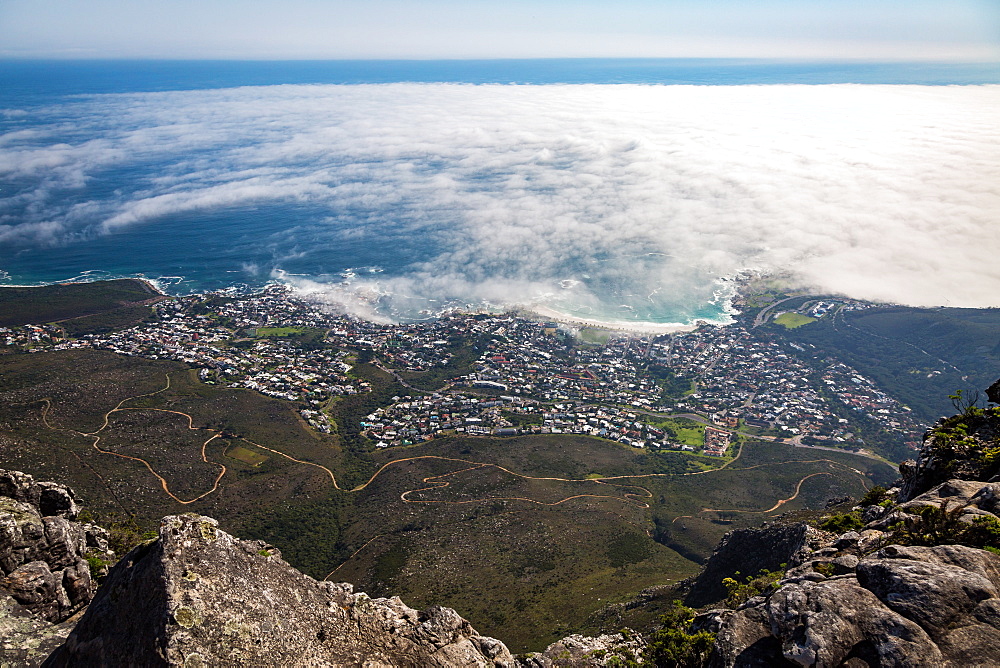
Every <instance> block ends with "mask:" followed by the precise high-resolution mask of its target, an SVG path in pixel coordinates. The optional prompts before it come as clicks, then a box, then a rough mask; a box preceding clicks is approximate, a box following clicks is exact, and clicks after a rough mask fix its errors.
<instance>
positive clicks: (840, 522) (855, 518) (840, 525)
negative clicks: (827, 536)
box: [819, 513, 864, 534]
mask: <svg viewBox="0 0 1000 668" xmlns="http://www.w3.org/2000/svg"><path fill="white" fill-rule="evenodd" d="M863 526H864V523H863V522H862V521H861V516H860V515H858V514H857V513H844V514H842V515H834V516H833V517H831V518H829V519H827V520H825V521H824V522H823V523H822V524H820V525H819V528H820V529H823V530H824V531H830V532H831V533H837V534H840V533H847V532H848V531H857V530H858V529H860V528H861V527H863Z"/></svg>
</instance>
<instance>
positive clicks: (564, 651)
mask: <svg viewBox="0 0 1000 668" xmlns="http://www.w3.org/2000/svg"><path fill="white" fill-rule="evenodd" d="M645 646H646V643H645V641H644V640H643V638H642V636H640V635H631V634H630V635H628V636H626V635H624V634H622V633H610V634H605V635H600V636H596V637H590V636H581V635H571V636H568V637H566V638H563V639H562V640H557V641H556V642H554V643H552V644H551V645H549V646H548V647H546V648H545V651H543V652H538V653H536V654H531V655H529V656H528V657H527V658H526V659H524V660H523V661H522V665H523V666H526V667H527V668H555V667H557V666H562V667H565V666H573V667H574V668H577V667H579V668H583V667H584V666H606V665H608V664H609V663H613V664H615V665H618V664H617V662H618V661H620V660H622V659H625V658H631V659H633V660H634V659H636V658H638V657H639V656H640V655H641V654H642V651H643V649H644V648H645Z"/></svg>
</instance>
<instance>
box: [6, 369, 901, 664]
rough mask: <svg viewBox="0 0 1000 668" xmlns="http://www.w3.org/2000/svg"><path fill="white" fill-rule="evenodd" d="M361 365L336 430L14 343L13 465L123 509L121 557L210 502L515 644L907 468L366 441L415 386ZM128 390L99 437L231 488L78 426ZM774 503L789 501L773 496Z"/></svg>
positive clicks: (759, 448)
mask: <svg viewBox="0 0 1000 668" xmlns="http://www.w3.org/2000/svg"><path fill="white" fill-rule="evenodd" d="M354 373H357V374H358V375H359V376H361V377H363V378H365V379H366V380H367V381H368V382H370V383H371V385H372V388H373V392H372V393H370V394H363V395H357V396H352V397H344V398H341V399H339V400H338V401H336V402H334V403H333V405H332V406H331V407H330V408H329V412H330V414H331V415H332V416H333V417H334V418H335V419H336V420H337V422H338V428H339V429H338V431H339V433H338V434H335V435H325V434H319V433H316V432H312V431H310V430H308V428H307V427H306V426H305V425H304V424H303V422H302V420H301V419H300V418H299V416H298V414H297V407H296V406H295V405H293V404H291V403H289V402H283V401H278V400H274V399H269V398H267V397H263V396H261V395H260V394H257V393H255V392H250V391H246V390H234V389H227V388H223V387H219V386H212V385H205V384H203V383H201V382H200V381H199V380H198V378H197V374H196V373H195V371H194V370H192V369H189V368H187V367H186V366H184V365H182V364H178V363H174V362H167V361H162V360H145V359H137V358H126V357H121V356H117V355H114V354H112V353H108V352H104V351H89V350H76V351H63V352H55V353H46V354H44V355H8V356H4V357H3V358H0V379H2V380H0V429H2V430H3V433H4V438H5V439H7V441H8V442H9V444H10V447H9V448H8V449H7V450H5V462H4V464H5V466H6V467H9V468H18V469H21V470H25V471H28V472H30V473H32V474H33V475H36V476H37V477H39V478H41V479H59V480H62V481H65V482H66V483H68V484H70V485H72V486H73V487H74V488H75V489H77V491H78V492H79V493H80V494H81V496H83V497H84V498H86V499H87V501H88V506H89V507H91V508H93V509H94V511H95V515H98V516H99V517H100V518H102V519H103V520H110V521H104V522H103V523H104V524H109V523H113V522H117V523H118V526H117V528H116V530H115V536H116V537H115V545H116V547H115V549H116V551H118V552H119V554H122V553H124V552H125V551H127V550H128V549H129V548H130V547H131V546H133V545H137V544H140V543H141V542H143V541H144V540H146V539H148V538H150V537H151V536H152V534H150V533H149V531H150V530H151V529H152V528H154V527H155V525H156V522H157V521H158V520H159V518H160V517H162V516H163V515H167V514H175V513H178V512H187V511H193V512H198V513H204V514H207V515H211V516H213V517H216V518H217V519H218V520H219V521H220V525H221V527H222V528H223V529H224V530H226V531H229V532H231V533H234V534H236V535H240V536H243V537H246V538H255V539H261V540H264V541H266V542H267V543H269V544H271V545H274V546H275V547H276V548H278V549H279V550H281V552H282V555H283V557H284V558H286V559H287V560H289V561H290V562H291V563H292V564H293V565H295V566H297V567H299V568H302V569H303V570H305V571H306V572H308V573H309V574H311V575H313V576H315V577H319V578H323V577H326V576H327V575H329V574H330V573H331V572H333V571H334V570H335V569H338V570H336V572H335V573H334V574H333V575H332V576H331V577H332V578H335V579H339V580H346V581H351V582H354V583H355V584H356V585H357V587H358V588H359V589H361V590H365V591H368V592H369V593H370V594H372V595H384V594H395V595H400V596H402V597H403V598H404V600H406V601H407V603H409V604H411V605H414V606H417V607H422V606H426V605H431V604H441V605H448V606H450V607H454V608H456V609H457V610H458V611H459V612H460V613H461V614H463V615H464V616H466V617H467V618H469V619H470V620H471V621H472V622H473V624H475V625H476V628H478V629H480V630H481V631H483V632H484V633H488V634H490V633H491V634H493V635H499V636H501V637H503V638H504V640H505V642H508V643H509V644H510V646H511V647H512V648H513V649H514V650H515V651H524V650H528V649H540V648H541V647H544V646H545V645H546V644H548V643H549V642H551V641H553V640H555V639H557V638H558V637H562V636H563V635H566V634H568V633H571V632H576V631H583V630H592V631H593V632H599V631H604V630H609V629H613V628H617V626H611V627H605V626H601V627H599V628H592V627H590V626H588V625H589V624H591V623H592V622H591V615H593V614H594V613H595V611H597V610H599V609H601V608H603V607H604V606H606V605H607V604H609V603H615V602H620V601H623V600H627V599H628V598H629V597H631V596H633V595H635V594H636V593H638V592H639V591H641V590H643V589H646V588H648V587H652V586H654V585H662V584H663V583H664V582H665V581H677V580H680V579H683V578H685V577H688V576H690V575H693V574H694V573H695V572H696V571H697V569H698V565H699V562H700V560H701V559H703V558H704V557H705V556H707V554H708V553H709V552H710V551H711V549H712V547H714V545H715V543H716V542H717V541H718V539H719V538H720V537H721V535H722V534H723V533H724V532H725V531H726V530H728V529H731V528H735V527H739V526H751V525H754V524H757V523H759V521H760V520H761V519H762V518H764V517H767V516H768V511H769V510H770V512H772V513H777V512H784V511H786V510H794V509H796V508H801V507H805V506H808V505H822V503H823V501H825V499H826V498H828V497H829V496H830V495H849V494H853V495H855V496H857V495H860V494H861V493H862V492H863V489H864V487H865V486H866V485H865V484H863V482H862V481H863V479H862V478H861V477H860V476H859V475H858V474H857V473H855V472H854V470H853V469H855V468H856V469H858V470H860V471H863V472H865V473H867V474H869V475H872V476H874V477H873V481H874V482H883V481H884V480H885V479H887V478H890V477H891V476H892V471H891V470H890V469H889V467H887V466H885V465H884V464H882V463H880V462H876V461H874V460H870V459H862V458H857V457H852V456H850V455H847V454H840V453H823V456H822V458H818V457H817V455H816V453H815V452H810V451H806V450H803V449H794V448H788V447H786V446H782V445H776V444H769V443H748V444H746V445H745V446H744V448H743V454H742V455H741V457H740V459H739V460H738V461H737V462H736V465H733V466H730V467H729V468H726V469H723V470H715V471H710V472H708V473H699V474H698V475H684V474H686V473H696V472H700V471H703V470H705V469H706V468H708V467H713V466H714V467H718V466H719V465H720V464H722V463H723V462H722V461H719V460H717V459H713V458H708V457H703V456H700V455H694V454H688V453H682V452H676V451H669V452H668V451H655V450H654V451H649V450H640V449H636V448H632V447H629V446H626V445H622V444H618V443H612V442H609V441H606V440H600V439H595V438H589V437H582V436H573V435H538V436H519V437H514V438H509V439H492V438H471V437H463V438H458V437H446V438H437V439H434V440H432V441H429V442H421V443H419V444H416V445H413V446H411V447H407V448H396V449H388V450H376V449H375V448H373V447H372V445H371V444H370V443H368V442H367V440H366V439H364V438H363V437H361V436H360V433H359V431H358V428H357V420H358V419H359V416H364V415H367V414H368V413H370V412H371V411H372V410H374V409H375V408H376V407H378V406H380V405H385V404H386V403H388V402H390V401H391V400H392V397H393V396H395V395H401V396H402V395H406V394H411V393H412V391H411V390H407V389H406V388H404V387H402V386H401V385H400V384H399V383H398V382H397V381H396V380H395V379H394V378H393V377H392V376H391V375H389V374H386V373H385V372H383V371H381V370H380V369H378V368H377V367H375V366H373V365H371V364H368V363H365V362H364V361H359V364H357V365H356V366H355V368H354ZM168 378H169V380H170V385H169V388H168V387H167V379H168ZM43 400H47V401H48V403H46V401H43ZM123 401H124V404H122V402H123ZM119 404H122V407H123V408H126V409H129V410H123V411H119V412H116V413H112V414H111V416H110V419H109V424H108V426H107V427H106V428H105V429H104V430H103V431H102V433H101V435H102V439H101V442H100V447H101V448H102V449H105V450H111V451H115V452H120V453H122V454H129V455H130V456H141V457H143V458H144V459H147V460H148V461H150V462H151V465H153V466H154V468H155V470H156V471H157V473H158V474H160V475H161V476H163V478H164V479H165V480H166V481H167V484H168V485H169V486H170V489H171V491H173V492H174V493H175V494H178V495H179V496H180V497H181V498H185V499H187V498H193V497H194V496H197V495H201V494H204V493H205V492H207V491H209V490H211V488H212V484H211V483H212V481H213V480H214V478H215V477H216V476H217V475H218V472H219V470H220V469H219V467H218V466H217V464H215V462H218V463H224V465H225V466H226V468H227V471H226V473H225V475H224V476H223V477H222V479H221V480H220V482H219V487H218V489H217V491H215V492H212V493H209V494H207V495H206V496H204V498H202V499H201V500H198V501H196V502H194V503H192V504H190V505H184V506H182V505H180V504H178V503H177V502H176V501H174V500H172V499H171V498H170V497H168V496H167V495H166V494H164V492H163V489H162V486H161V483H160V481H159V480H158V479H157V478H155V477H154V476H152V475H151V474H150V473H149V471H148V470H147V469H146V468H145V466H143V465H142V464H141V463H139V462H135V461H132V460H127V459H123V458H120V457H114V456H112V455H107V454H102V453H101V452H99V451H98V450H96V449H95V448H94V447H93V443H94V439H93V438H91V437H87V436H83V435H82V434H83V433H90V432H93V431H95V430H97V429H100V428H101V426H102V424H103V422H104V417H105V414H106V413H107V412H108V411H111V410H112V409H114V408H115V407H116V406H118V405H119ZM131 409H142V410H131ZM164 411H173V412H169V413H168V412H164ZM43 412H44V415H45V419H44V420H43V419H42V417H43ZM184 415H190V416H191V420H192V422H191V424H192V426H194V427H195V428H196V429H195V430H191V429H189V428H188V420H187V418H186V417H184ZM684 428H687V425H684V424H679V425H677V429H678V430H679V431H682V430H683V429H684ZM204 430H209V431H204ZM213 432H221V433H223V434H224V437H223V438H215V439H213V440H212V441H210V442H209V443H208V444H207V445H206V446H205V454H206V457H207V459H208V460H209V462H208V463H206V462H203V461H202V459H201V448H202V445H203V444H205V441H206V439H207V438H208V436H210V435H211V434H212V433H213ZM130 434H132V435H137V436H139V437H138V438H135V439H133V438H129V435H130ZM8 454H9V456H7V455H8ZM421 457H422V458H421ZM431 457H436V458H438V459H432V458H431ZM290 458H294V460H300V461H294V460H293V459H290ZM401 460H405V461H401ZM300 462H307V463H305V464H304V463H300ZM308 463H312V464H315V465H316V466H312V465H310V464H308ZM385 464H388V465H389V467H388V468H387V469H386V470H385V471H383V473H381V474H380V475H379V476H378V477H376V478H375V479H374V480H371V482H370V483H369V479H371V477H372V475H373V474H374V473H375V472H376V471H377V470H378V469H379V468H380V467H381V466H383V465H385ZM319 466H323V467H326V469H329V471H331V472H333V474H334V475H335V476H336V479H337V482H338V483H339V485H340V487H341V488H342V490H345V491H338V490H337V489H334V487H333V485H332V480H331V478H330V474H329V473H327V471H326V470H324V469H322V468H319ZM500 467H502V468H500ZM819 472H822V473H823V474H824V475H822V476H818V477H813V478H810V479H809V480H806V481H805V482H804V483H803V484H802V485H801V491H800V493H799V494H798V495H797V496H796V495H795V492H796V487H797V485H798V484H799V482H800V481H802V479H803V478H805V477H806V476H809V475H812V474H814V473H819ZM67 475H68V476H69V478H67ZM615 476H641V477H637V478H616V477H615ZM588 478H590V479H589V480H587V479H588ZM366 483H368V484H366ZM442 483H447V486H442ZM867 484H871V483H867ZM404 494H405V495H406V496H405V499H403V498H401V497H403V495H404ZM793 497H794V498H793ZM789 499H790V500H789ZM778 500H787V501H786V502H785V503H784V504H782V505H779V506H778V507H776V508H775V509H773V510H772V509H771V507H772V505H773V504H774V503H775V502H777V501H778ZM647 506H649V507H647ZM706 507H708V508H718V509H721V510H719V511H704V508H706ZM647 531H649V532H651V533H654V535H655V539H654V538H651V537H649V536H648V535H647ZM442 573H446V574H447V577H442ZM648 621H653V620H652V618H649V619H648Z"/></svg>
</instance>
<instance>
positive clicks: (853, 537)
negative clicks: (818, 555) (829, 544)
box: [833, 531, 861, 550]
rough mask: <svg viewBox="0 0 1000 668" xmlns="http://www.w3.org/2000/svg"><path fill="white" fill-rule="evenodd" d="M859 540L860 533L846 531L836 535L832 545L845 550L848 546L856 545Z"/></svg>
mask: <svg viewBox="0 0 1000 668" xmlns="http://www.w3.org/2000/svg"><path fill="white" fill-rule="evenodd" d="M859 540H861V534H859V533H858V532H857V531H848V532H847V533H845V534H843V535H841V536H838V537H837V540H835V541H833V546H834V547H835V548H837V549H838V550H846V549H848V548H852V547H857V546H858V541H859Z"/></svg>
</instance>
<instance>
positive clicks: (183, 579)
mask: <svg viewBox="0 0 1000 668" xmlns="http://www.w3.org/2000/svg"><path fill="white" fill-rule="evenodd" d="M234 664H243V665H248V666H293V665H299V666H305V665H308V666H353V665H358V666H360V665H366V666H514V665H516V663H515V661H514V658H513V656H512V655H511V654H510V652H509V651H508V650H507V648H506V647H505V646H504V644H503V643H501V642H500V641H498V640H495V639H493V638H487V637H483V636H480V635H479V634H478V633H476V631H475V629H473V628H472V626H471V625H470V624H469V622H467V621H466V620H465V619H463V618H462V617H460V616H459V615H458V614H457V613H456V612H455V611H454V610H451V609H449V608H442V607H437V606H435V607H431V608H428V609H427V610H424V611H419V610H414V609H412V608H410V607H408V606H406V605H405V604H403V603H402V602H401V601H400V600H399V598H395V597H394V598H379V599H372V598H369V597H368V596H367V595H366V594H363V593H354V591H353V588H352V586H351V585H349V584H344V583H342V584H334V583H331V582H318V581H316V580H314V579H313V578H311V577H309V576H307V575H305V574H303V573H301V572H299V571H297V570H296V569H294V568H292V567H291V566H290V565H288V564H287V563H286V562H285V561H283V560H282V559H281V558H280V556H279V554H278V552H277V550H274V549H273V548H271V547H270V546H269V545H267V544H265V543H262V542H260V541H243V540H239V539H237V538H234V537H233V536H230V535H229V534H227V533H225V532H223V531H221V530H219V528H218V523H217V522H216V521H215V520H214V519H212V518H209V517H202V516H198V515H180V516H170V517H166V518H164V519H163V522H162V524H161V528H160V535H159V538H158V539H157V540H155V541H153V542H152V543H149V544H146V545H144V546H141V547H138V548H136V549H135V550H133V551H132V552H130V553H129V554H128V555H126V556H125V557H123V558H122V560H121V561H120V562H119V563H118V564H117V565H116V566H115V567H114V568H113V569H112V570H111V572H110V573H109V575H108V577H107V580H106V581H105V582H104V583H103V584H102V586H101V588H100V589H99V590H98V592H97V595H96V596H95V598H94V600H93V601H92V602H91V604H90V606H89V608H88V609H87V612H86V613H85V614H84V616H83V617H82V619H81V620H80V622H79V623H78V624H77V626H76V628H75V629H74V630H73V632H72V633H71V634H70V636H69V637H68V638H67V640H66V642H65V643H64V644H63V645H62V646H61V647H60V648H59V649H58V650H57V651H56V652H54V653H53V654H52V656H51V657H50V658H49V659H48V661H47V662H46V664H45V665H46V666H76V665H148V666H155V665H170V666H195V665H199V666H207V665H234Z"/></svg>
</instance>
